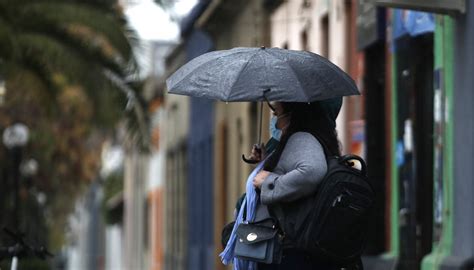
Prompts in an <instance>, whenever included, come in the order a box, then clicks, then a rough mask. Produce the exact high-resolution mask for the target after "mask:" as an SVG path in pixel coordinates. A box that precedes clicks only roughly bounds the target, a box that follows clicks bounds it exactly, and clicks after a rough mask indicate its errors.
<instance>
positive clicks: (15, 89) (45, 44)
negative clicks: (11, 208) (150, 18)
mask: <svg viewBox="0 0 474 270" xmlns="http://www.w3.org/2000/svg"><path fill="white" fill-rule="evenodd" d="M116 2H117V0H0V80H4V81H5V82H6V88H7V94H6V102H5V104H3V105H1V104H0V130H3V128H4V126H5V125H6V124H8V123H11V122H13V121H22V122H26V124H27V125H29V126H30V127H31V126H33V127H32V129H34V130H33V131H32V132H34V134H33V137H34V139H35V140H36V141H35V142H34V144H32V145H30V146H29V147H30V148H31V149H29V151H30V152H31V153H33V154H34V156H35V158H36V159H38V161H39V162H40V164H41V162H42V161H43V163H42V169H41V171H40V173H39V174H40V175H39V176H37V177H38V178H41V180H40V181H38V185H39V186H40V189H48V188H49V191H48V190H46V192H50V193H51V194H57V196H58V197H59V196H62V198H63V199H64V201H67V202H69V204H70V203H71V201H72V200H71V196H72V197H73V196H74V195H70V193H69V192H73V190H74V189H77V184H76V185H74V184H73V182H81V181H83V180H85V179H86V180H90V179H91V178H93V177H94V174H95V173H97V166H96V164H97V159H98V157H97V156H98V155H97V149H94V147H96V146H97V144H91V143H90V142H91V141H92V140H93V138H92V139H90V138H88V137H89V136H88V135H90V134H91V133H93V132H90V130H93V129H95V130H98V129H103V128H104V127H105V128H108V130H109V132H110V130H112V128H113V126H114V125H115V124H116V123H117V122H118V121H119V120H121V119H122V118H123V117H125V118H126V120H127V121H126V123H128V126H129V130H131V132H130V134H131V136H133V139H134V142H135V143H136V144H138V145H139V146H145V147H146V145H147V144H146V142H147V140H146V138H147V128H146V121H145V118H146V114H145V110H144V109H143V107H144V106H143V102H142V101H141V99H140V96H139V94H138V93H139V89H140V83H139V82H135V77H136V76H135V74H137V64H136V62H135V59H134V56H133V52H132V45H133V43H134V40H135V38H134V34H133V32H132V31H131V30H129V29H127V26H126V21H125V19H124V17H123V13H122V11H121V9H120V6H118V5H117V3H116ZM127 104H128V106H127ZM126 107H128V108H130V110H128V111H127V110H125V111H124V108H126ZM99 133H100V132H99ZM91 145H93V146H91ZM91 148H92V149H91ZM4 154H5V153H4V151H0V167H3V165H2V163H3V162H2V160H3V161H4V160H5V159H6V157H5V156H3V155H4ZM99 158H100V157H99ZM91 160H92V161H91ZM0 171H1V170H0ZM0 181H3V179H2V175H0ZM41 182H43V184H41ZM0 193H3V195H5V194H8V190H7V189H6V190H5V191H0ZM1 195H2V194H0V197H3V196H1ZM51 196H56V195H51ZM4 202H5V200H4V199H2V198H0V205H1V204H2V203H4ZM56 205H57V206H58V207H66V203H62V204H61V203H58V204H56ZM66 208H67V207H66ZM64 211H67V209H65V210H64ZM2 215H4V214H3V213H0V219H1V218H2V217H1V216H2ZM0 221H1V220H0ZM55 221H56V222H58V218H57V217H56V219H55ZM0 223H1V222H0ZM58 226H59V225H58Z"/></svg>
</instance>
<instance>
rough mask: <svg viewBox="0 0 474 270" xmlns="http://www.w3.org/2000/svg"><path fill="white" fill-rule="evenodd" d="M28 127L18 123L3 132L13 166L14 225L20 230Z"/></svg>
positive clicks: (4, 142)
mask: <svg viewBox="0 0 474 270" xmlns="http://www.w3.org/2000/svg"><path fill="white" fill-rule="evenodd" d="M28 135H29V131H28V127H27V126H25V125H24V124H21V123H17V124H14V125H12V126H9V127H7V128H6V129H5V131H4V132H3V144H4V145H5V147H6V148H7V149H8V151H9V153H10V157H11V164H12V170H11V175H12V180H13V186H14V200H13V201H14V215H13V225H14V226H15V228H17V229H19V227H18V226H19V225H20V224H19V215H20V199H19V187H20V164H21V159H22V151H23V147H24V146H25V145H26V143H27V142H28Z"/></svg>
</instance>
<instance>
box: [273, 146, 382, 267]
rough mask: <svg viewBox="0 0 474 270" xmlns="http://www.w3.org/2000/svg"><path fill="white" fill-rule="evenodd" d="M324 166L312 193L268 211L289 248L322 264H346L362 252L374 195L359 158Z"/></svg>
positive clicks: (334, 160) (341, 159)
mask: <svg viewBox="0 0 474 270" xmlns="http://www.w3.org/2000/svg"><path fill="white" fill-rule="evenodd" d="M353 160H358V161H359V162H360V164H361V170H358V169H356V168H354V167H353V166H354V162H353ZM327 165H328V171H327V173H326V176H325V177H324V178H323V180H322V181H321V183H320V184H319V186H318V188H317V190H316V192H315V194H313V195H311V196H308V197H305V198H302V199H300V200H297V201H294V202H291V203H285V204H281V205H280V206H278V207H272V209H271V210H272V214H273V215H274V216H275V217H276V218H277V219H278V220H279V225H280V227H281V229H282V230H283V231H284V232H285V237H286V238H288V239H287V243H291V244H292V245H293V248H297V249H301V250H304V251H305V252H307V253H309V254H310V255H311V256H313V257H316V258H318V259H320V260H322V261H329V262H331V263H334V264H337V265H341V266H345V265H350V264H353V263H354V262H357V261H358V260H359V259H360V256H361V254H362V252H363V250H364V246H365V242H366V238H367V237H366V236H367V227H368V226H367V225H368V220H369V215H370V212H371V209H372V207H373V205H374V203H375V193H374V190H373V188H372V186H371V185H370V183H369V182H368V179H367V174H366V171H367V169H366V164H365V162H364V160H363V159H362V158H360V157H359V156H356V155H345V156H341V157H327Z"/></svg>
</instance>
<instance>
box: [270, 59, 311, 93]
mask: <svg viewBox="0 0 474 270" xmlns="http://www.w3.org/2000/svg"><path fill="white" fill-rule="evenodd" d="M267 53H268V52H267ZM268 54H269V55H270V56H273V57H275V58H277V59H278V60H280V61H282V62H283V63H285V65H287V66H288V67H289V69H290V70H291V73H293V76H295V78H296V82H297V83H298V85H299V87H300V89H301V90H302V91H303V94H304V95H305V97H306V99H307V100H308V101H309V96H308V94H307V93H306V91H305V90H304V88H303V87H302V86H301V83H300V80H299V78H298V76H297V75H296V72H295V70H294V69H293V67H292V66H291V65H290V64H289V63H288V62H287V61H286V60H285V59H281V58H280V57H278V56H276V55H274V54H271V53H268Z"/></svg>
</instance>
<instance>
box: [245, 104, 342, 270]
mask: <svg viewBox="0 0 474 270" xmlns="http://www.w3.org/2000/svg"><path fill="white" fill-rule="evenodd" d="M274 108H275V111H274V116H273V117H274V119H275V120H276V124H275V125H276V128H277V129H278V130H281V138H278V139H279V140H280V143H279V144H278V146H277V148H276V149H275V151H274V152H273V153H272V154H271V155H270V156H269V157H268V158H267V160H266V161H265V163H264V165H263V169H262V170H261V171H259V172H258V173H257V174H256V176H255V177H254V179H253V185H254V187H255V188H257V189H260V203H261V205H260V206H258V208H262V207H265V206H268V208H269V209H270V210H271V209H272V208H274V207H283V208H284V207H285V206H286V205H288V204H291V202H294V201H295V200H298V199H301V198H303V197H304V196H308V195H310V194H312V193H314V192H315V190H316V188H317V186H318V184H319V182H320V181H321V180H322V179H323V177H324V176H325V174H326V171H327V164H326V155H325V150H324V149H323V147H322V145H325V147H326V151H327V152H328V153H326V154H327V155H339V154H340V150H339V142H338V139H337V133H336V130H335V117H336V116H337V113H336V114H335V115H332V116H331V113H329V112H328V111H327V110H326V109H325V108H323V106H322V105H321V103H320V102H314V103H310V104H307V103H278V102H277V103H275V104H274ZM338 109H339V107H338V108H337V111H338ZM275 120H274V121H275ZM258 269H259V270H266V269H272V270H273V269H300V270H306V269H316V270H319V269H325V270H331V269H339V268H337V267H335V266H333V265H328V264H327V263H323V262H318V261H317V260H315V259H314V258H311V257H310V256H308V254H305V252H304V251H301V250H296V249H294V248H292V240H291V239H289V238H288V237H286V238H285V240H284V243H283V258H282V261H281V263H280V264H278V265H276V264H270V265H268V264H259V265H258Z"/></svg>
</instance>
